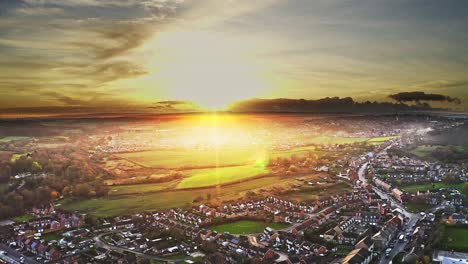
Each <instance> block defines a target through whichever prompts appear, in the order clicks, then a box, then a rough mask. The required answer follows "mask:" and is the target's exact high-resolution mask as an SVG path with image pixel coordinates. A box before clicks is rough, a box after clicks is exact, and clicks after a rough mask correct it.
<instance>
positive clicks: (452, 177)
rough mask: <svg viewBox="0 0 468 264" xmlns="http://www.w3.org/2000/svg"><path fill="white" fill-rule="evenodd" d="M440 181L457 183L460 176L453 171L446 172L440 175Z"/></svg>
mask: <svg viewBox="0 0 468 264" xmlns="http://www.w3.org/2000/svg"><path fill="white" fill-rule="evenodd" d="M442 182H443V183H445V184H457V183H459V182H460V178H459V177H458V176H456V175H454V174H453V173H446V174H445V175H444V176H443V177H442Z"/></svg>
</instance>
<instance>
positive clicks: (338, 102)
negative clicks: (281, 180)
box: [230, 97, 431, 113]
mask: <svg viewBox="0 0 468 264" xmlns="http://www.w3.org/2000/svg"><path fill="white" fill-rule="evenodd" d="M430 109H431V107H430V106H429V105H427V104H421V105H417V106H409V105H406V104H393V103H379V102H364V103H359V102H355V101H354V100H353V99H352V98H351V97H345V98H339V97H332V98H330V97H327V98H323V99H318V100H305V99H284V98H280V99H251V100H245V101H241V102H237V103H234V104H232V105H231V107H230V110H231V111H233V112H283V113H284V112H290V113H330V112H334V113H338V112H343V113H344V112H346V113H360V112H362V113H365V112H371V113H379V112H398V111H414V110H430Z"/></svg>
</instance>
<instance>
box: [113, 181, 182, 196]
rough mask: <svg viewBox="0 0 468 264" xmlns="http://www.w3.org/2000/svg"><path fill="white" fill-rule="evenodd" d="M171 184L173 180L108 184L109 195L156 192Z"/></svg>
mask: <svg viewBox="0 0 468 264" xmlns="http://www.w3.org/2000/svg"><path fill="white" fill-rule="evenodd" d="M172 185H174V183H173V182H165V183H148V184H132V185H118V186H110V191H109V195H127V194H139V193H150V192H157V191H162V190H164V189H167V188H169V187H171V186H172Z"/></svg>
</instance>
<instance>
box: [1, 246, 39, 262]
mask: <svg viewBox="0 0 468 264" xmlns="http://www.w3.org/2000/svg"><path fill="white" fill-rule="evenodd" d="M0 250H2V251H5V252H7V255H0V258H1V259H3V260H4V261H6V262H7V263H12V264H18V263H21V262H20V257H21V256H22V254H21V253H19V252H18V251H16V250H15V249H13V248H11V247H9V246H7V245H5V244H0ZM23 263H26V264H39V262H37V261H35V260H33V259H31V258H28V257H25V258H24V262H23Z"/></svg>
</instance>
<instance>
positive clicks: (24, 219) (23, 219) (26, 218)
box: [13, 214, 34, 222]
mask: <svg viewBox="0 0 468 264" xmlns="http://www.w3.org/2000/svg"><path fill="white" fill-rule="evenodd" d="M32 219H34V216H33V215H30V214H25V215H21V216H17V217H15V218H13V220H15V221H17V222H27V221H30V220H32Z"/></svg>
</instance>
